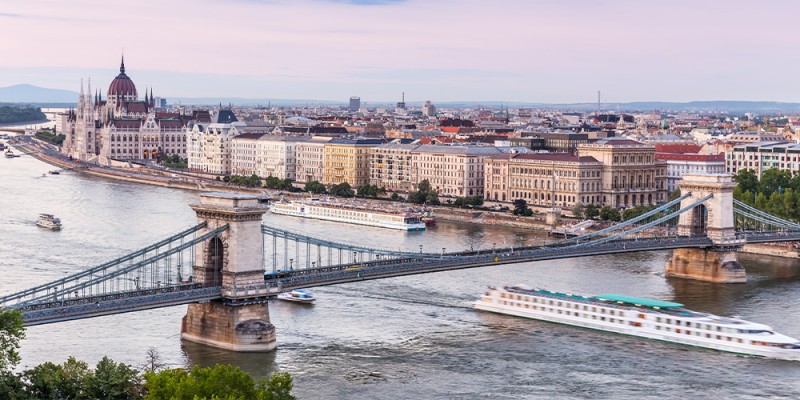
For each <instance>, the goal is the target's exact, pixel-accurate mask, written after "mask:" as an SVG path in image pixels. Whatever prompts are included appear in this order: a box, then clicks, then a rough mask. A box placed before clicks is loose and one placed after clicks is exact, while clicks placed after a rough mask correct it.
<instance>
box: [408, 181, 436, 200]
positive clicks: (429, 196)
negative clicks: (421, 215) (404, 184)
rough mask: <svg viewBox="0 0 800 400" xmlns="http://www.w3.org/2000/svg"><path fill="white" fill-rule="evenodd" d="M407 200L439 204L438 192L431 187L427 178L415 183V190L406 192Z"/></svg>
mask: <svg viewBox="0 0 800 400" xmlns="http://www.w3.org/2000/svg"><path fill="white" fill-rule="evenodd" d="M408 201H410V202H412V203H417V204H423V203H427V204H431V205H435V206H437V205H439V204H441V203H440V202H439V194H438V193H436V191H435V190H433V188H431V184H430V182H428V180H427V179H424V180H422V182H420V183H419V184H418V185H417V191H416V192H411V193H409V194H408Z"/></svg>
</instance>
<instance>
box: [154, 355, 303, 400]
mask: <svg viewBox="0 0 800 400" xmlns="http://www.w3.org/2000/svg"><path fill="white" fill-rule="evenodd" d="M145 382H146V383H145V388H146V389H147V392H148V394H147V395H146V396H145V399H148V400H151V399H152V400H200V399H203V400H212V399H219V400H239V399H248V400H249V399H253V400H293V399H294V396H292V395H291V390H292V377H291V375H289V374H286V373H284V374H274V375H272V376H271V377H270V379H269V380H266V379H261V380H259V381H258V382H256V381H255V380H254V379H253V377H251V376H250V375H249V374H247V373H246V372H244V371H242V370H241V369H239V368H238V367H233V366H231V365H225V364H218V365H216V366H214V367H213V368H201V367H199V366H195V367H194V368H192V370H191V371H186V370H183V369H167V370H163V371H160V372H147V373H145Z"/></svg>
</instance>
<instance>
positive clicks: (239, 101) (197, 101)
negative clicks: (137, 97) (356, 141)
mask: <svg viewBox="0 0 800 400" xmlns="http://www.w3.org/2000/svg"><path fill="white" fill-rule="evenodd" d="M166 99H167V102H169V104H192V105H213V106H216V105H219V104H220V103H222V105H223V106H227V105H228V104H232V105H234V106H253V105H262V106H266V105H268V104H271V105H273V106H275V105H278V106H301V105H305V104H309V105H311V104H316V105H326V106H330V105H337V104H338V105H345V104H347V103H345V102H343V101H330V100H304V99H250V98H244V97H167V98H166Z"/></svg>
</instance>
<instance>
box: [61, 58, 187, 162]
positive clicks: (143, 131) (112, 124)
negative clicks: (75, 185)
mask: <svg viewBox="0 0 800 400" xmlns="http://www.w3.org/2000/svg"><path fill="white" fill-rule="evenodd" d="M190 119H191V118H190V117H185V116H182V115H180V114H177V113H168V112H161V111H157V110H156V105H155V98H154V97H153V91H152V89H150V92H149V93H147V91H145V96H144V100H140V99H139V93H138V91H137V90H136V85H135V84H134V83H133V81H132V80H131V78H129V77H128V75H126V74H125V60H124V59H123V60H122V62H121V63H120V68H119V75H117V77H116V78H114V80H113V81H112V82H111V85H109V87H108V92H107V94H106V99H103V97H102V95H101V94H100V92H99V91H98V92H96V93H94V94H92V85H91V81H90V82H89V85H88V87H87V90H86V92H84V87H83V82H81V91H80V96H79V97H78V106H77V108H76V109H75V110H72V111H70V112H68V113H65V114H64V115H61V116H60V118H59V121H61V122H60V123H59V124H57V128H58V129H59V130H60V131H61V132H59V133H62V134H64V135H65V136H66V137H65V139H64V144H63V146H62V148H61V151H62V153H64V154H65V155H69V156H71V157H73V158H76V159H79V160H83V161H87V162H94V163H98V164H102V165H109V164H111V163H112V161H113V160H119V161H130V160H148V159H155V158H157V157H158V156H160V155H167V156H173V155H177V156H179V157H180V158H186V127H187V125H188V123H189V121H190Z"/></svg>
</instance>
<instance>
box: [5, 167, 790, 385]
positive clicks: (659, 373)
mask: <svg viewBox="0 0 800 400" xmlns="http://www.w3.org/2000/svg"><path fill="white" fill-rule="evenodd" d="M50 169H53V168H52V167H50V166H48V165H47V164H44V163H42V162H40V161H37V160H35V159H34V158H32V157H30V156H23V157H20V158H14V159H6V158H0V193H1V194H0V249H2V250H0V276H2V279H0V294H6V293H9V292H13V291H17V290H22V289H25V288H28V287H30V286H33V285H36V284H40V283H44V282H47V281H50V280H52V279H54V278H57V277H60V276H64V275H66V274H69V273H73V272H76V271H78V270H81V269H83V268H87V267H90V266H93V265H96V264H99V263H101V262H103V261H107V260H109V259H112V258H114V257H116V256H119V255H122V254H124V253H126V252H129V251H132V250H134V249H137V248H139V247H141V246H143V245H145V244H149V243H152V242H155V241H157V240H159V239H161V238H164V237H166V236H168V235H169V234H171V233H173V232H176V231H178V230H180V229H182V228H185V227H188V226H190V225H192V224H194V223H195V218H194V215H193V212H192V210H191V209H190V208H189V207H188V206H187V204H189V203H191V202H195V201H196V200H197V195H196V194H195V193H193V192H185V191H178V190H171V189H164V188H158V187H151V186H141V185H135V184H129V183H120V182H114V181H109V180H105V179H100V178H94V177H89V176H85V175H81V174H78V173H74V172H66V173H62V174H61V175H58V176H52V175H46V176H44V177H43V176H42V174H46V172H47V171H48V170H50ZM40 212H49V213H53V214H55V215H57V216H58V217H60V218H61V220H62V221H63V224H64V229H63V230H62V231H60V232H51V231H46V230H43V229H40V228H38V227H37V226H36V225H34V221H35V220H36V217H37V214H38V213H40ZM265 221H267V222H269V223H271V224H277V225H280V226H283V227H286V228H287V229H290V230H292V229H294V230H300V231H304V232H311V233H315V234H320V235H324V236H326V237H330V238H335V239H337V240H344V241H347V242H356V243H358V242H361V243H370V244H371V245H373V246H378V247H386V248H392V249H394V248H401V249H403V250H408V251H418V250H419V245H423V246H425V249H426V251H440V250H441V247H446V248H447V250H448V251H450V250H457V249H468V248H471V247H473V248H476V249H477V248H481V247H484V248H485V247H491V246H492V244H493V243H496V244H497V246H498V247H500V246H505V245H511V244H535V243H540V242H541V241H542V240H544V237H542V236H541V235H540V234H537V233H534V232H531V231H528V230H524V229H515V228H506V227H494V226H480V225H474V224H465V223H449V222H444V221H442V222H440V224H439V226H437V227H436V228H434V229H430V230H428V231H425V232H410V233H404V232H399V231H392V230H384V229H378V228H367V227H357V226H353V225H346V224H335V223H328V222H323V221H313V220H303V219H297V218H292V217H285V216H274V215H269V214H268V215H266V216H265ZM431 247H433V248H431ZM668 256H669V254H668V252H666V251H665V252H652V253H637V254H629V255H617V256H597V257H588V258H577V259H568V260H558V261H547V262H535V263H526V264H517V265H504V266H492V267H486V268H476V269H470V270H463V271H451V272H442V273H435V274H426V275H417V276H409V277H400V278H392V279H385V280H379V281H371V282H361V283H352V284H345V285H338V286H330V287H321V288H317V289H315V291H316V293H317V296H318V300H317V304H316V305H314V306H313V307H304V306H298V305H295V304H285V303H280V302H276V303H271V304H270V312H271V319H272V323H273V324H274V325H275V326H276V330H277V337H278V346H279V347H278V349H277V350H276V351H275V352H273V353H269V354H236V353H231V352H226V351H221V350H216V349H212V348H208V347H205V346H201V345H196V344H191V343H184V342H182V341H181V340H180V324H181V318H182V317H183V315H184V314H185V312H186V307H185V306H178V307H171V308H164V309H158V310H151V311H143V312H136V313H129V314H122V315H116V316H109V317H101V318H95V319H87V320H81V321H72V322H64V323H58V324H52V325H45V326H38V327H31V328H29V329H28V331H27V339H26V340H25V341H24V342H23V345H22V356H23V362H22V364H23V367H30V366H33V365H36V364H39V363H41V362H44V361H53V362H63V361H64V360H65V359H66V358H67V357H68V356H75V357H76V358H78V359H81V360H85V361H87V362H89V363H90V364H94V363H96V362H97V361H98V360H99V359H100V358H102V357H103V356H104V355H108V356H110V357H111V358H112V359H114V360H116V361H121V362H125V363H129V364H133V365H139V364H141V363H142V362H143V361H144V359H145V352H146V351H147V348H148V347H151V346H152V347H155V348H157V349H158V351H159V352H160V354H161V356H162V357H163V359H164V361H165V362H167V363H168V364H169V365H170V366H173V367H184V366H191V365H196V364H197V365H203V366H207V365H212V364H214V363H219V362H224V363H231V364H234V365H237V366H240V367H242V368H243V369H245V370H246V371H248V372H250V373H253V374H255V375H258V376H263V375H267V374H269V373H271V372H274V371H288V372H291V373H292V374H293V376H294V379H295V390H294V392H295V394H297V395H298V396H299V398H304V399H305V398H362V399H396V398H447V399H450V398H464V399H472V398H499V399H521V398H545V397H547V398H615V399H616V398H657V397H664V396H668V397H681V398H688V397H702V398H753V397H762V396H766V397H777V398H798V397H800V362H788V361H777V360H767V359H758V358H750V357H742V356H736V355H731V354H726V353H719V352H714V351H708V350H702V349H695V348H690V347H686V346H680V345H675V344H669V343H661V342H655V341H649V340H645V339H639V338H634V337H627V336H621V335H615V334H608V333H602V332H596V331H591V330H584V329H580V328H573V327H567V326H560V325H554V324H549V323H544V322H539V321H533V320H525V319H520V318H514V317H508V316H501V315H494V314H486V313H481V312H477V311H474V310H473V309H472V308H471V307H470V302H472V301H474V300H476V299H477V298H478V297H479V296H480V295H481V293H483V291H484V289H485V288H486V286H487V285H497V284H505V283H510V284H513V283H526V284H529V285H531V286H538V287H543V288H548V289H552V290H558V291H567V292H573V293H582V294H599V293H620V294H627V295H633V296H644V297H652V298H657V299H662V300H669V301H677V302H680V303H684V304H686V305H687V307H688V308H691V309H694V310H698V311H707V312H712V313H715V314H720V315H726V316H733V315H738V316H741V317H743V318H745V319H749V320H753V321H756V322H762V323H766V324H768V325H772V326H773V327H774V328H775V329H776V330H777V331H779V332H782V333H785V334H788V335H789V336H793V337H798V338H800V318H798V315H800V263H799V262H798V261H795V260H786V259H780V258H772V257H763V256H751V255H741V257H740V260H741V261H742V263H743V264H744V265H745V267H746V268H747V271H748V278H749V282H748V283H747V284H743V285H714V284H708V283H702V282H692V281H685V280H678V279H667V278H664V277H663V274H662V271H663V268H664V263H665V261H666V259H667V257H668Z"/></svg>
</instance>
